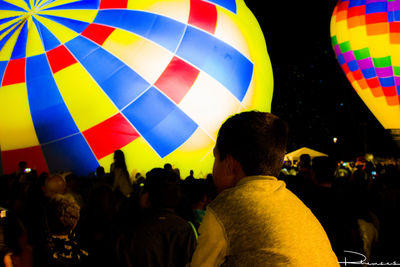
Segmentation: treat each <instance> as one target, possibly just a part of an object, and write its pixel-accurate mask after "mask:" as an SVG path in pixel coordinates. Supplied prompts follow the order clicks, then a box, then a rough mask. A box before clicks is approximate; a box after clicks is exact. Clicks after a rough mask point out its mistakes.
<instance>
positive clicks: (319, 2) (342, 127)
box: [245, 0, 400, 160]
mask: <svg viewBox="0 0 400 267" xmlns="http://www.w3.org/2000/svg"><path fill="white" fill-rule="evenodd" d="M245 2H246V4H247V6H248V7H249V8H250V10H251V11H252V12H253V14H254V15H255V16H256V18H257V20H258V22H259V23H260V25H261V28H262V30H263V32H264V36H265V39H266V43H267V48H268V53H269V56H270V58H271V63H272V68H273V72H274V98H273V102H272V108H271V109H272V112H273V113H275V114H276V115H278V116H280V117H281V118H283V119H285V120H286V121H287V122H288V123H289V129H290V139H289V145H288V151H289V152H290V151H292V150H295V149H297V148H300V147H303V146H307V147H310V148H313V149H316V150H319V151H322V152H325V153H328V154H329V155H332V156H336V157H337V158H338V159H343V160H354V159H355V158H356V157H358V156H362V155H364V154H365V153H366V152H368V153H373V154H374V155H376V156H399V155H400V151H399V150H400V149H398V148H397V147H396V145H395V143H394V142H393V141H392V138H391V136H390V134H389V133H388V132H387V131H385V129H384V128H383V127H382V126H381V125H380V124H379V122H378V121H377V120H376V118H375V117H374V116H373V114H372V113H371V112H370V111H369V109H368V108H367V107H366V106H365V104H364V103H363V102H362V100H361V99H360V98H359V97H358V95H357V93H356V92H355V91H354V89H353V88H352V87H351V85H350V83H349V82H348V80H347V78H346V76H345V75H344V73H343V71H342V69H341V68H340V65H339V63H338V62H337V60H336V58H335V54H334V52H333V49H332V47H331V39H330V19H331V15H332V12H333V9H334V7H335V5H336V1H335V0H309V1H295V0H292V1H268V2H264V1H260V0H245ZM270 2H273V3H272V4H271V3H270ZM333 137H337V138H338V142H337V143H336V144H334V143H333Z"/></svg>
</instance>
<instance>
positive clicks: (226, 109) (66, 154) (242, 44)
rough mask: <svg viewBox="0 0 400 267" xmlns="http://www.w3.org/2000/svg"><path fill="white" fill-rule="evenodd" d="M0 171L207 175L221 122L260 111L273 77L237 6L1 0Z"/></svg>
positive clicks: (182, 1)
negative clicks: (117, 155) (119, 168)
mask: <svg viewBox="0 0 400 267" xmlns="http://www.w3.org/2000/svg"><path fill="white" fill-rule="evenodd" d="M0 81H1V87H0V146H1V160H2V164H3V169H4V172H6V173H7V172H11V171H14V170H15V169H16V166H17V165H18V162H19V161H21V160H25V161H27V162H28V165H29V166H31V167H32V168H36V169H37V170H38V171H39V172H41V171H49V172H55V171H74V172H76V173H77V174H80V175H86V174H88V173H89V172H91V171H94V170H95V169H96V167H97V166H99V165H101V166H104V167H105V168H106V170H107V168H108V167H109V166H110V164H111V162H112V160H113V152H114V151H115V150H116V149H122V150H123V151H124V153H125V156H126V160H127V164H128V168H129V169H130V171H131V172H133V170H138V171H147V170H149V169H150V168H153V167H160V166H162V164H164V163H167V162H168V163H171V164H173V165H174V166H175V167H177V168H179V169H180V170H181V173H182V175H185V173H189V170H190V169H193V170H195V172H196V173H198V174H203V175H205V174H207V173H208V172H211V164H212V158H213V155H212V154H213V153H212V149H213V146H214V144H215V139H216V134H217V131H218V129H219V126H220V124H221V123H222V122H223V121H224V120H225V119H226V118H227V117H228V116H229V115H230V114H233V113H236V112H240V111H243V110H249V109H258V110H263V111H269V110H270V105H271V99H272V85H273V79H272V70H271V65H270V61H269V57H268V54H267V49H266V45H265V40H264V37H263V34H262V32H261V29H260V27H259V25H258V23H257V21H256V19H255V17H254V16H253V15H252V13H251V12H250V10H249V9H248V8H247V7H246V5H245V3H244V2H243V0H238V1H235V0H207V1H203V0H164V1H156V0H79V1H77V0H2V1H0Z"/></svg>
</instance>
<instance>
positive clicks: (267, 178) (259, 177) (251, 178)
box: [236, 175, 278, 186]
mask: <svg viewBox="0 0 400 267" xmlns="http://www.w3.org/2000/svg"><path fill="white" fill-rule="evenodd" d="M255 180H265V181H277V180H278V179H276V177H273V176H265V175H254V176H246V177H244V178H242V179H240V180H239V182H237V184H236V186H238V185H242V184H245V183H248V182H251V181H255Z"/></svg>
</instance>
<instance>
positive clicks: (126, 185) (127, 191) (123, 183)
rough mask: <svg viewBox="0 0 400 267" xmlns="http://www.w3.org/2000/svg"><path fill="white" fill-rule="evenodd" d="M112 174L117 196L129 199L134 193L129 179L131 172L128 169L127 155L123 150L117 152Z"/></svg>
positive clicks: (111, 170) (111, 169)
mask: <svg viewBox="0 0 400 267" xmlns="http://www.w3.org/2000/svg"><path fill="white" fill-rule="evenodd" d="M110 173H111V174H112V175H113V177H114V184H113V189H114V191H115V192H116V193H117V194H120V195H122V196H123V197H125V198H128V197H129V196H130V195H131V194H132V191H133V188H132V184H131V181H130V178H129V172H128V169H127V168H126V163H125V155H124V152H122V150H115V152H114V162H113V163H112V164H111V167H110Z"/></svg>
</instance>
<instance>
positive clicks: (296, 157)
mask: <svg viewBox="0 0 400 267" xmlns="http://www.w3.org/2000/svg"><path fill="white" fill-rule="evenodd" d="M303 154H308V155H310V157H311V158H315V157H328V155H327V154H324V153H321V152H318V151H316V150H314V149H311V148H308V147H302V148H300V149H297V150H295V151H293V152H290V153H288V154H286V155H285V160H292V161H293V160H299V159H300V156H301V155H303Z"/></svg>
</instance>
